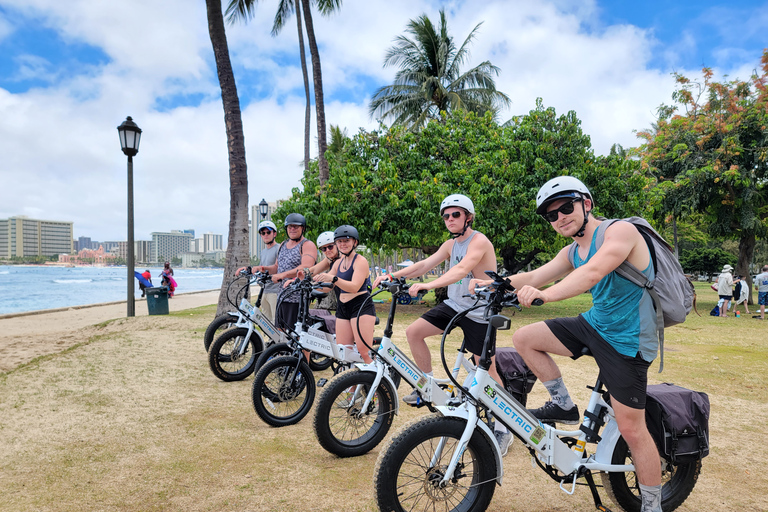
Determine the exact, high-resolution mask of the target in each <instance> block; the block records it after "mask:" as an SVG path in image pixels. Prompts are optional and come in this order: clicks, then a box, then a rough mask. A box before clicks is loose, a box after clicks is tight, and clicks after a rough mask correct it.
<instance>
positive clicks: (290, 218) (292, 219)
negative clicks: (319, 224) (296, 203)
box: [283, 213, 307, 228]
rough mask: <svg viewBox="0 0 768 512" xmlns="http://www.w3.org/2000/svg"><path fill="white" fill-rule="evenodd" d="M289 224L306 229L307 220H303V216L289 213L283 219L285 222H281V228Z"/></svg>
mask: <svg viewBox="0 0 768 512" xmlns="http://www.w3.org/2000/svg"><path fill="white" fill-rule="evenodd" d="M289 224H293V225H298V226H303V227H305V228H306V227H307V219H305V218H304V216H303V215H302V214H300V213H289V214H288V215H287V216H286V217H285V222H283V226H286V227H287V226H288V225H289Z"/></svg>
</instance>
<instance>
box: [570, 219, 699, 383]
mask: <svg viewBox="0 0 768 512" xmlns="http://www.w3.org/2000/svg"><path fill="white" fill-rule="evenodd" d="M617 220H624V221H626V222H629V223H630V224H632V225H634V226H635V227H636V228H637V230H638V231H639V232H640V234H641V235H642V236H643V238H644V239H645V243H646V244H648V250H649V251H650V253H651V260H652V261H653V270H654V272H655V278H654V279H653V280H652V281H649V280H648V278H647V277H646V276H645V274H643V272H642V271H641V270H638V269H637V267H635V266H634V265H632V264H631V263H629V262H628V261H625V262H624V263H622V264H621V265H619V266H618V267H617V268H616V270H615V272H616V273H617V274H619V275H620V276H621V277H623V278H625V279H627V280H628V281H630V282H632V283H634V284H636V285H637V286H641V287H643V288H645V289H646V290H648V293H650V295H651V298H652V299H653V306H654V308H655V309H656V325H657V329H658V333H659V354H660V357H661V361H660V363H659V373H661V371H662V370H663V369H664V328H665V327H670V326H672V325H677V324H681V323H683V322H685V317H686V316H687V315H688V313H690V312H691V308H693V306H694V303H695V301H696V291H695V290H694V288H693V283H691V281H690V279H688V278H687V277H686V276H685V274H683V268H682V267H681V266H680V262H679V261H677V258H675V253H674V252H673V250H672V247H671V246H670V245H669V244H668V243H667V242H666V241H665V240H664V239H663V238H662V237H661V235H659V234H658V233H657V232H656V230H655V229H653V228H652V227H651V225H650V224H648V221H646V220H645V219H643V218H641V217H629V218H628V219H611V220H606V221H604V222H602V223H601V224H600V226H599V227H598V228H597V235H596V236H595V249H596V250H597V249H599V248H600V246H602V245H603V240H604V239H605V230H606V229H608V227H609V226H610V225H611V224H613V223H614V222H616V221H617ZM575 250H576V244H575V243H573V244H571V246H570V248H569V250H568V260H569V261H570V262H571V264H573V256H574V251H575Z"/></svg>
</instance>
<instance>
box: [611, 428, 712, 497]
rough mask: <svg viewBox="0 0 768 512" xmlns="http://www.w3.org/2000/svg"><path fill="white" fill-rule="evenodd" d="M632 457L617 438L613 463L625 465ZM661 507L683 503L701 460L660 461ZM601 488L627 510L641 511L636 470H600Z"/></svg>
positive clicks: (693, 483) (698, 471)
mask: <svg viewBox="0 0 768 512" xmlns="http://www.w3.org/2000/svg"><path fill="white" fill-rule="evenodd" d="M627 460H630V461H631V460H632V454H631V453H630V452H629V447H627V442H626V441H624V438H623V437H620V438H619V440H618V441H617V442H616V446H615V447H614V449H613V455H612V456H611V462H612V463H613V464H626V461H627ZM661 461H662V464H663V467H662V473H661V508H662V510H664V512H672V511H673V510H675V509H676V508H677V507H679V506H680V505H682V504H683V502H684V501H685V500H686V498H688V495H690V494H691V491H693V488H694V486H695V485H696V481H697V480H698V479H699V473H700V472H701V459H698V460H695V461H693V462H689V463H686V464H672V463H669V462H666V461H665V460H664V459H662V460H661ZM601 477H602V479H603V487H605V491H606V492H607V493H608V496H610V498H611V499H612V500H613V502H614V503H616V504H617V505H618V506H620V507H621V508H623V509H624V510H625V511H626V512H640V507H641V505H642V499H641V498H640V487H639V483H638V481H637V475H636V474H635V473H601Z"/></svg>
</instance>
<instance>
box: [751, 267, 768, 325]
mask: <svg viewBox="0 0 768 512" xmlns="http://www.w3.org/2000/svg"><path fill="white" fill-rule="evenodd" d="M755 290H757V303H758V304H759V305H760V314H759V315H755V316H753V317H752V318H759V319H760V320H765V306H766V304H768V265H763V273H762V274H758V275H757V277H756V278H755Z"/></svg>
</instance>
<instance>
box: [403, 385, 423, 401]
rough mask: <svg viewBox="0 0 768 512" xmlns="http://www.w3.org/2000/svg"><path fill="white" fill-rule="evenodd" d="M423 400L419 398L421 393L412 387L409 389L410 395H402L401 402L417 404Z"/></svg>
mask: <svg viewBox="0 0 768 512" xmlns="http://www.w3.org/2000/svg"><path fill="white" fill-rule="evenodd" d="M423 401H424V400H423V399H422V398H421V395H420V394H419V391H418V390H417V389H416V388H414V389H413V391H411V394H410V395H406V396H404V397H403V402H405V403H407V404H408V405H419V404H420V403H421V402H423Z"/></svg>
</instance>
